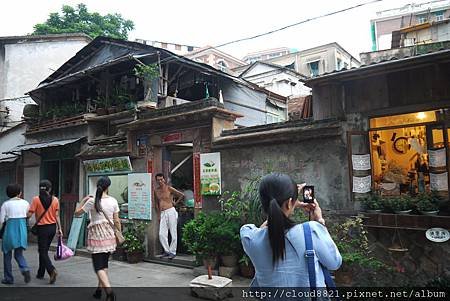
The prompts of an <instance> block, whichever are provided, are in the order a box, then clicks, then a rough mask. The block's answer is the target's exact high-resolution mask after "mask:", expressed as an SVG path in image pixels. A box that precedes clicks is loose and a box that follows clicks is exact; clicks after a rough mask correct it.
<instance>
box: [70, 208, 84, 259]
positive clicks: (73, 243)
mask: <svg viewBox="0 0 450 301" xmlns="http://www.w3.org/2000/svg"><path fill="white" fill-rule="evenodd" d="M85 222H86V214H83V215H82V216H79V217H76V216H74V217H73V219H72V226H71V227H70V232H69V238H68V239H67V246H68V247H69V248H71V249H72V251H74V252H75V250H76V249H77V245H78V239H79V238H80V234H81V230H82V229H83V228H84V227H83V225H84V224H85Z"/></svg>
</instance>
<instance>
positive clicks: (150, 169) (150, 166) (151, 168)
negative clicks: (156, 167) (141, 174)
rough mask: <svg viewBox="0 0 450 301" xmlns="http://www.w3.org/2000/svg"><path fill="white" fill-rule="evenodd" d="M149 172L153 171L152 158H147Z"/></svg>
mask: <svg viewBox="0 0 450 301" xmlns="http://www.w3.org/2000/svg"><path fill="white" fill-rule="evenodd" d="M147 172H148V173H153V161H152V160H147Z"/></svg>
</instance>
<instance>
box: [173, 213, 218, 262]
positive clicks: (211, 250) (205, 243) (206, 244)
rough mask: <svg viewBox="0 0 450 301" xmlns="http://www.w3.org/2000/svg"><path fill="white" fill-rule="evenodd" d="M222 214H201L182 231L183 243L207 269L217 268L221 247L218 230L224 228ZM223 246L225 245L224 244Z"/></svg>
mask: <svg viewBox="0 0 450 301" xmlns="http://www.w3.org/2000/svg"><path fill="white" fill-rule="evenodd" d="M222 222H223V218H221V213H218V212H212V213H208V214H205V213H203V212H200V213H199V214H198V215H197V216H196V217H195V218H194V219H192V220H190V221H189V222H187V223H186V224H185V225H184V227H183V231H182V233H183V234H182V238H181V239H182V241H183V243H184V244H185V246H186V247H187V249H188V250H189V252H191V253H192V254H194V255H195V256H197V258H198V259H201V260H202V261H203V264H204V266H205V267H206V268H207V267H208V266H211V268H215V267H216V266H217V261H218V260H217V255H218V253H219V247H220V246H221V244H220V243H218V240H217V237H216V235H217V229H218V228H220V227H221V226H222V224H221V223H222ZM222 245H223V243H222Z"/></svg>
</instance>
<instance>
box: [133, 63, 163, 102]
mask: <svg viewBox="0 0 450 301" xmlns="http://www.w3.org/2000/svg"><path fill="white" fill-rule="evenodd" d="M133 71H134V75H135V76H136V78H138V79H141V80H142V81H143V85H144V101H156V99H151V98H152V94H154V93H152V92H157V91H152V83H153V81H154V80H155V79H157V78H158V77H159V66H158V64H156V63H155V64H148V65H146V64H137V65H136V66H135V67H134V69H133Z"/></svg>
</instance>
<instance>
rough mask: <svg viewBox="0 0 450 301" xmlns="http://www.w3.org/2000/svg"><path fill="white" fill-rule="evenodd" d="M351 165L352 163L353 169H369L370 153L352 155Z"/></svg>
mask: <svg viewBox="0 0 450 301" xmlns="http://www.w3.org/2000/svg"><path fill="white" fill-rule="evenodd" d="M352 165H353V169H354V170H369V169H370V154H367V155H352Z"/></svg>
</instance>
